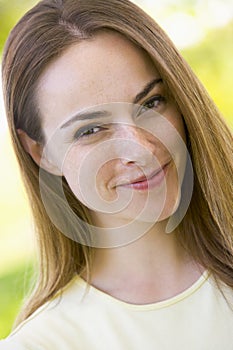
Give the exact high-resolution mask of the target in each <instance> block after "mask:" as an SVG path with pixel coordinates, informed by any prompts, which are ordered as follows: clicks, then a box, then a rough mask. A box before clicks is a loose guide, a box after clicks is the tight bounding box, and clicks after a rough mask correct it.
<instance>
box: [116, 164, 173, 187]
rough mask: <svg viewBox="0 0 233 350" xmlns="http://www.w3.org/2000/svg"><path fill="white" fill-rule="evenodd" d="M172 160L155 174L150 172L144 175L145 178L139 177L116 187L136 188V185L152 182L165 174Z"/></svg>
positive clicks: (155, 171)
mask: <svg viewBox="0 0 233 350" xmlns="http://www.w3.org/2000/svg"><path fill="white" fill-rule="evenodd" d="M170 162H171V160H169V161H167V162H166V163H164V165H163V166H161V167H159V168H158V169H156V170H154V171H153V172H150V173H149V174H148V175H147V174H144V175H143V176H140V177H137V178H135V179H132V180H129V181H124V182H122V183H119V184H118V185H117V186H116V187H118V186H130V185H132V186H134V185H137V184H138V185H139V186H140V184H143V183H147V182H150V180H152V179H154V178H156V176H158V175H159V174H160V173H164V171H165V170H166V168H167V166H168V165H169V164H170Z"/></svg>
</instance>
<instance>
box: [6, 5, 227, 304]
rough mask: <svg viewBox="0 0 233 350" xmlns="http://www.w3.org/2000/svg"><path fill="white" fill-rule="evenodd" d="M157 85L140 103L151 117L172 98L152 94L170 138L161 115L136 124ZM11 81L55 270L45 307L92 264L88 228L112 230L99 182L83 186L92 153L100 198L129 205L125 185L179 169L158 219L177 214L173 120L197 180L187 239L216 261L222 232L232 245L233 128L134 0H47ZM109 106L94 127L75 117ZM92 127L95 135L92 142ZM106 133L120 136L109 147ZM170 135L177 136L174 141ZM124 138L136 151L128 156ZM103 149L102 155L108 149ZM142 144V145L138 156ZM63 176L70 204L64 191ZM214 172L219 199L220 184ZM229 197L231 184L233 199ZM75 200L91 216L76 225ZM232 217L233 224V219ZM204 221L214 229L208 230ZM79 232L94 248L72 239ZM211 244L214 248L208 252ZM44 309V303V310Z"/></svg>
mask: <svg viewBox="0 0 233 350" xmlns="http://www.w3.org/2000/svg"><path fill="white" fill-rule="evenodd" d="M152 81H153V82H155V81H156V84H154V85H153V84H152V85H151V87H150V89H149V91H148V94H147V95H146V96H143V95H141V99H139V100H138V101H137V102H136V106H138V105H139V104H140V105H144V106H145V107H146V112H145V113H147V108H148V104H146V102H150V103H151V99H150V98H151V97H153V96H162V97H163V98H165V99H166V101H169V102H168V103H167V105H165V103H164V100H161V99H160V101H159V100H158V98H157V101H155V100H154V101H153V103H155V102H156V105H155V106H156V108H157V107H158V110H157V111H155V113H157V112H158V113H159V115H160V114H162V115H164V116H165V121H164V119H163V118H161V119H159V121H160V123H161V125H162V126H163V128H164V130H165V132H164V133H161V132H159V130H161V128H159V130H156V128H155V129H154V123H153V122H151V119H150V117H151V115H150V114H149V117H148V122H145V121H144V119H143V122H141V120H142V119H140V118H138V119H137V123H136V122H135V119H134V120H133V119H132V111H133V107H135V103H134V102H135V98H136V96H138V95H140V92H142V91H143V89H144V88H145V86H147V87H148V86H149V85H148V84H149V83H152ZM3 84H4V94H5V103H6V110H7V115H8V121H9V125H10V129H11V134H12V138H13V142H14V146H15V150H16V154H17V157H18V161H19V164H20V166H21V171H22V174H23V177H24V180H25V185H26V186H27V189H28V194H29V197H30V200H31V203H32V208H33V210H34V217H35V220H36V224H37V227H38V233H39V235H40V249H41V257H42V259H43V260H42V264H43V265H44V266H45V265H46V266H47V271H46V272H47V274H44V275H42V277H41V278H42V282H41V289H40V292H41V290H42V289H43V295H44V297H43V298H42V297H40V298H39V299H38V300H39V301H38V304H41V302H42V299H43V301H44V300H46V298H48V297H49V296H51V295H52V294H53V293H54V292H55V291H56V290H57V289H58V288H59V287H61V286H62V285H64V284H66V283H67V282H68V281H69V280H70V278H71V277H72V276H73V275H74V273H80V272H81V271H82V269H88V267H89V266H90V261H91V253H92V250H91V247H88V245H85V242H87V241H88V237H87V236H88V235H87V231H86V226H85V223H88V224H92V223H93V222H95V223H98V224H99V225H100V226H101V225H102V223H103V222H106V218H107V217H108V216H105V215H104V214H102V212H104V211H105V209H106V208H105V207H104V210H103V208H102V207H101V205H102V202H98V201H97V202H94V206H93V202H92V203H88V202H87V198H89V195H90V191H89V192H88V188H87V192H85V191H84V193H83V192H82V191H81V190H82V186H81V185H82V184H83V185H85V179H86V177H85V176H86V173H85V172H84V173H83V174H84V176H83V175H80V172H81V167H80V169H79V166H80V164H82V165H83V166H84V167H85V166H86V165H85V160H86V159H87V160H88V161H87V162H86V164H87V166H89V165H90V164H94V167H93V169H92V171H93V173H94V174H95V178H96V179H97V190H98V193H99V194H100V195H101V197H102V199H103V202H104V201H105V202H107V203H108V205H109V203H114V201H115V200H116V198H117V196H118V195H119V197H120V198H122V200H123V202H124V200H126V201H127V200H128V197H127V196H126V198H125V197H124V195H125V193H127V192H126V191H125V188H122V187H123V186H122V185H127V181H129V180H130V181H131V180H133V179H135V178H138V177H140V176H145V175H146V176H150V175H152V174H153V172H154V171H156V169H158V168H159V167H163V166H167V164H169V166H170V169H169V171H170V172H169V173H168V174H167V175H166V176H167V178H166V182H167V187H168V189H169V195H168V196H165V195H164V194H162V198H163V199H164V198H165V199H164V201H165V203H164V204H165V205H164V206H163V208H164V209H163V208H161V207H160V206H159V207H158V208H157V212H156V217H157V219H158V220H166V219H168V218H169V217H170V216H171V215H172V214H173V213H174V212H175V210H176V209H177V198H178V188H179V186H178V185H177V186H172V185H171V183H172V178H173V179H174V176H176V175H175V173H176V171H177V164H178V168H179V167H180V168H182V169H183V168H184V165H182V159H184V157H183V156H184V155H182V156H179V154H180V153H179V152H178V151H177V152H174V153H175V155H174V156H173V157H171V153H170V152H169V147H170V148H171V149H172V148H174V147H176V139H177V138H173V135H174V133H173V134H172V133H171V134H169V133H166V132H167V130H168V129H169V128H168V129H167V126H168V125H171V126H172V127H173V129H172V130H173V131H175V132H177V133H178V134H179V135H180V138H181V139H182V140H183V141H184V142H185V143H186V145H187V148H188V151H189V154H190V157H191V159H192V164H193V171H194V179H195V182H194V192H193V197H192V200H191V203H190V206H189V209H188V211H187V214H186V216H185V217H184V219H183V221H182V223H181V224H180V225H179V230H180V236H179V237H180V240H181V242H182V244H183V245H184V247H186V249H188V250H189V252H190V254H192V255H193V256H194V257H195V258H196V259H197V260H199V262H201V263H202V264H203V265H205V264H207V266H208V257H209V259H210V256H211V255H212V254H213V250H211V249H212V248H211V241H213V240H217V239H218V238H219V237H220V236H221V237H222V238H223V237H224V239H225V243H224V244H225V245H226V246H227V244H228V247H229V246H230V239H229V237H228V238H227V236H226V228H227V226H225V228H224V229H223V225H222V223H221V218H222V213H223V212H224V211H225V209H226V208H225V204H224V200H223V196H224V190H223V188H222V184H221V181H223V178H224V175H223V171H222V169H223V168H224V166H223V163H222V164H221V161H222V156H221V157H220V154H223V153H227V152H226V147H225V145H224V143H225V140H226V138H229V137H230V136H229V132H228V131H227V129H226V127H225V125H224V123H223V122H222V121H221V119H220V117H219V114H218V112H217V110H216V108H215V106H214V104H213V102H212V101H211V99H210V98H209V97H208V95H207V93H206V91H205V90H204V88H203V87H202V85H201V84H200V82H199V81H198V79H197V78H196V77H195V75H194V74H193V72H192V71H191V69H190V68H189V66H188V65H187V64H186V62H185V61H184V59H183V58H182V57H181V56H180V54H179V53H178V51H177V50H176V48H175V47H174V45H173V43H172V42H171V41H170V40H169V38H168V37H167V35H166V34H165V33H164V32H163V30H162V29H161V28H160V27H159V26H158V25H157V24H156V23H155V22H154V20H152V19H151V18H150V17H149V16H148V15H146V14H145V13H144V12H143V11H142V10H140V9H139V8H138V7H137V6H135V5H134V4H133V3H131V2H129V1H128V0H120V1H119V0H111V1H103V0H95V1H87V0H79V1H77V0H75V1H74V0H63V1H62V0H60V1H59V0H57V1H55V0H44V1H41V2H39V3H38V5H37V6H35V7H34V8H33V9H32V10H31V11H29V12H28V13H27V14H26V15H25V16H24V17H23V18H22V19H21V21H20V22H19V23H18V24H17V26H16V27H15V28H14V29H13V30H12V32H11V34H10V36H9V39H8V41H7V44H6V47H5V53H4V58H3ZM144 90H145V89H144ZM76 93H77V96H76V95H75V94H76ZM144 95H145V94H144ZM139 97H140V96H139ZM119 102H120V104H119ZM158 102H159V103H158ZM100 106H101V110H102V109H103V107H105V108H104V109H105V112H107V113H105V114H108V115H107V116H106V115H105V116H104V117H103V116H102V118H110V119H108V121H107V122H106V121H105V122H104V124H102V123H103V122H101V124H100V119H99V124H98V123H97V125H92V129H91V128H90V127H89V129H87V128H86V129H85V128H84V125H87V123H86V122H85V123H83V124H78V123H80V122H77V120H76V123H73V124H71V123H70V120H71V119H72V117H73V116H75V115H77V113H78V114H80V112H81V111H82V112H84V111H85V113H87V111H89V112H90V111H91V112H92V113H93V110H92V108H93V107H95V110H94V113H95V112H96V111H97V114H98V113H99V112H100ZM140 108H141V107H140ZM140 108H139V107H138V111H139V110H140ZM140 113H141V112H140ZM109 115H110V117H109ZM76 119H77V118H76ZM106 120H107V119H106ZM164 123H165V124H164ZM168 123H169V124H168ZM77 125H78V126H79V127H77ZM106 125H107V128H106ZM101 127H102V130H101ZM163 128H162V129H163ZM94 129H95V130H94ZM106 129H107V130H106ZM74 130H75V133H74ZM100 130H101V132H102V134H100ZM219 130H221V132H220V134H219ZM87 132H88V134H89V136H88V138H85V137H84V133H86V134H85V135H87ZM90 133H92V134H93V133H96V135H95V136H93V135H92V136H91V137H92V138H91V137H90ZM218 134H219V136H218V137H217V136H216V135H218ZM67 135H68V136H69V141H67V139H66V137H67ZM74 135H75V137H76V138H77V139H78V140H77V141H76V143H73V141H74V139H73V137H74ZM80 135H81V136H80ZM100 135H101V136H100ZM103 139H104V140H105V141H109V140H110V143H109V142H107V143H106V144H104V148H102V149H101V144H103V142H102V141H103ZM166 139H169V142H168V143H166V142H167V141H166ZM51 140H52V142H51ZM57 140H59V142H58V143H56V142H57ZM70 140H71V141H70ZM87 140H88V141H87ZM100 140H101V142H99V141H100ZM114 140H115V141H114ZM117 140H118V142H117ZM113 141H114V142H113ZM163 141H164V142H163ZM48 144H50V145H52V146H53V147H52V148H53V149H54V145H55V148H56V149H59V151H61V153H62V154H63V155H64V157H62V164H61V162H60V163H59V160H58V159H57V158H56V155H55V156H54V153H53V152H50V151H49V152H47V153H45V152H44V149H45V146H46V145H48ZM122 144H124V145H125V147H123V148H124V149H126V148H127V149H128V150H129V152H127V154H126V156H125V154H124V151H122ZM164 144H165V145H166V146H167V147H165V146H164ZM64 145H66V147H65V148H64ZM99 145H100V148H98V147H99ZM135 147H136V148H135ZM137 147H138V148H137ZM177 147H178V146H177ZM96 149H97V150H99V151H98V152H97V153H95V150H96ZM135 149H136V150H137V152H136V151H135V154H133V153H132V152H133V150H135ZM101 152H102V153H103V152H105V157H102V158H101V157H100V158H98V155H99V154H100V153H101ZM123 155H124V156H125V157H123ZM218 155H219V159H218V162H216V160H215V159H216V157H217V158H218ZM155 164H156V166H155ZM174 165H175V166H174ZM41 169H42V172H43V177H42V180H41V181H42V187H43V188H44V189H45V191H44V196H46V198H47V200H48V201H50V202H49V206H50V207H51V208H52V211H53V214H54V213H55V216H57V217H59V218H60V219H61V220H60V221H61V227H63V228H65V227H67V225H69V231H70V237H66V236H65V235H64V234H63V233H62V230H60V229H58V228H57V226H56V225H55V224H54V223H53V222H51V220H50V216H49V215H48V212H47V211H46V209H45V208H44V203H43V198H41V189H40V183H39V182H40V174H41ZM74 169H76V172H74ZM87 169H88V167H87ZM43 170H44V171H43ZM227 171H228V172H229V168H228V170H227ZM125 173H126V174H127V177H126V178H125V177H124V176H125ZM181 173H182V171H181ZM169 174H170V175H169ZM229 174H230V172H229ZM77 176H79V179H80V183H79V184H78V186H77V185H76V181H75V180H74V179H75V178H77ZM169 176H170V178H169ZM175 178H176V177H175ZM181 178H182V174H181ZM61 179H62V185H63V189H64V194H65V200H64V198H62V197H61V196H60V194H59V193H58V192H59V191H58V189H59V183H60V181H61ZM210 179H212V180H211V181H212V182H213V183H214V186H215V188H214V191H215V193H216V192H217V193H218V199H217V196H215V195H214V193H213V190H211V189H210V187H209V183H210ZM83 180H84V181H83ZM82 181H83V182H82ZM91 181H92V180H91ZM131 182H132V181H131ZM91 184H92V182H90V185H91ZM116 188H117V190H118V192H117V191H116ZM171 189H173V190H174V192H172V191H171ZM154 191H155V193H154V197H153V196H152V198H151V200H152V201H154V199H155V196H157V192H156V191H158V188H157V187H156V186H155V188H154ZM122 193H123V194H122ZM227 193H229V191H228V190H226V191H225V195H226V194H227ZM137 196H138V197H136V202H139V201H137V198H139V196H140V198H144V197H143V196H144V194H142V193H139V194H137ZM164 196H165V197H164ZM50 198H52V200H50ZM219 198H220V199H221V198H222V200H220V201H219ZM123 202H122V203H123ZM134 203H135V201H134ZM69 207H71V208H72V211H73V213H74V214H75V215H76V216H78V217H79V218H81V219H82V220H81V221H78V222H76V223H75V225H74V226H73V227H71V226H72V225H70V222H72V220H69V218H71V216H72V215H73V214H71V213H70V210H69ZM140 210H141V208H138V207H136V208H135V207H133V208H132V207H130V208H129V210H128V211H127V210H126V211H124V212H123V216H119V214H116V215H117V220H118V221H119V219H120V220H122V222H124V221H125V220H130V219H132V217H134V216H135V213H137V212H138V211H140ZM61 212H62V213H63V215H61ZM96 213H98V215H96ZM153 214H154V213H153ZM116 215H115V214H114V215H112V217H111V218H115V216H116ZM203 215H204V216H205V217H203ZM224 215H225V214H224ZM144 219H145V218H144ZM149 221H150V218H149ZM223 221H224V223H225V225H228V223H229V220H228V219H227V214H226V217H225V220H223ZM197 228H198V230H197ZM204 228H205V230H206V233H205V236H203V235H202V234H203V230H204ZM187 232H189V237H187V235H186V234H185V233H187ZM224 232H225V233H224ZM77 234H78V235H79V242H82V243H83V244H79V243H77V242H76V240H72V239H71V238H72V236H73V237H75V236H76V235H77ZM221 240H222V239H220V241H221ZM200 245H202V247H205V249H204V250H202V251H201V252H200V251H199V252H198V250H199V248H200ZM219 254H220V253H219ZM58 261H59V263H58ZM57 263H58V265H59V268H57V266H56V264H57ZM216 266H217V262H216ZM216 270H217V267H216ZM48 281H49V283H48ZM55 281H56V282H55ZM35 305H36V303H35V302H34V306H33V307H34V308H35ZM31 309H32V308H31Z"/></svg>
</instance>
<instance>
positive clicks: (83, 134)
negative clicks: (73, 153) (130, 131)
mask: <svg viewBox="0 0 233 350" xmlns="http://www.w3.org/2000/svg"><path fill="white" fill-rule="evenodd" d="M154 102H158V105H157V106H152V107H149V105H150V104H151V103H154ZM162 102H166V98H165V97H164V96H162V95H156V96H153V97H151V98H150V99H149V100H147V101H146V102H145V103H144V104H143V105H142V107H141V108H140V110H139V113H138V115H140V114H143V113H144V112H146V111H147V110H148V109H153V108H158V106H159V105H160V103H162ZM143 108H144V109H145V111H143V112H142V110H143ZM94 129H99V130H98V131H96V132H91V131H93V130H94ZM104 130H107V128H106V127H103V126H102V125H98V124H93V125H87V126H85V127H83V128H80V129H79V130H77V131H76V132H75V134H74V136H73V139H74V140H78V139H79V138H85V139H87V138H89V137H91V136H94V135H96V134H98V133H99V132H100V131H104ZM90 132H91V133H90Z"/></svg>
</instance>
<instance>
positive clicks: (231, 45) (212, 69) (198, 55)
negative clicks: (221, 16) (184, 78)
mask: <svg viewBox="0 0 233 350" xmlns="http://www.w3.org/2000/svg"><path fill="white" fill-rule="evenodd" d="M182 54H183V56H184V57H185V58H186V60H187V62H188V63H189V64H190V66H191V67H192V69H193V70H194V72H195V73H196V75H197V76H198V77H199V78H200V80H201V81H202V83H203V84H204V86H205V87H206V88H207V90H208V92H209V94H210V95H211V97H212V98H213V100H214V101H215V103H216V104H217V106H218V107H219V109H220V110H221V112H222V114H223V115H224V117H225V118H226V119H227V121H228V122H229V123H230V124H231V125H233V98H232V91H233V79H232V72H233V60H232V56H233V21H232V22H230V23H229V24H228V25H227V26H225V27H223V28H217V29H215V30H212V31H211V32H209V33H208V34H207V35H206V37H205V39H204V40H203V41H202V42H201V43H199V44H198V45H195V46H193V47H191V48H188V49H186V50H183V51H182Z"/></svg>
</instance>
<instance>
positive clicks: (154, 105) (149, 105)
mask: <svg viewBox="0 0 233 350" xmlns="http://www.w3.org/2000/svg"><path fill="white" fill-rule="evenodd" d="M165 102H166V99H165V97H164V96H162V95H156V96H153V97H151V98H150V99H149V100H148V101H146V102H145V103H144V104H143V105H142V107H141V108H140V111H139V114H142V113H144V112H146V111H147V110H148V109H159V107H160V106H161V105H164V103H165Z"/></svg>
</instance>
